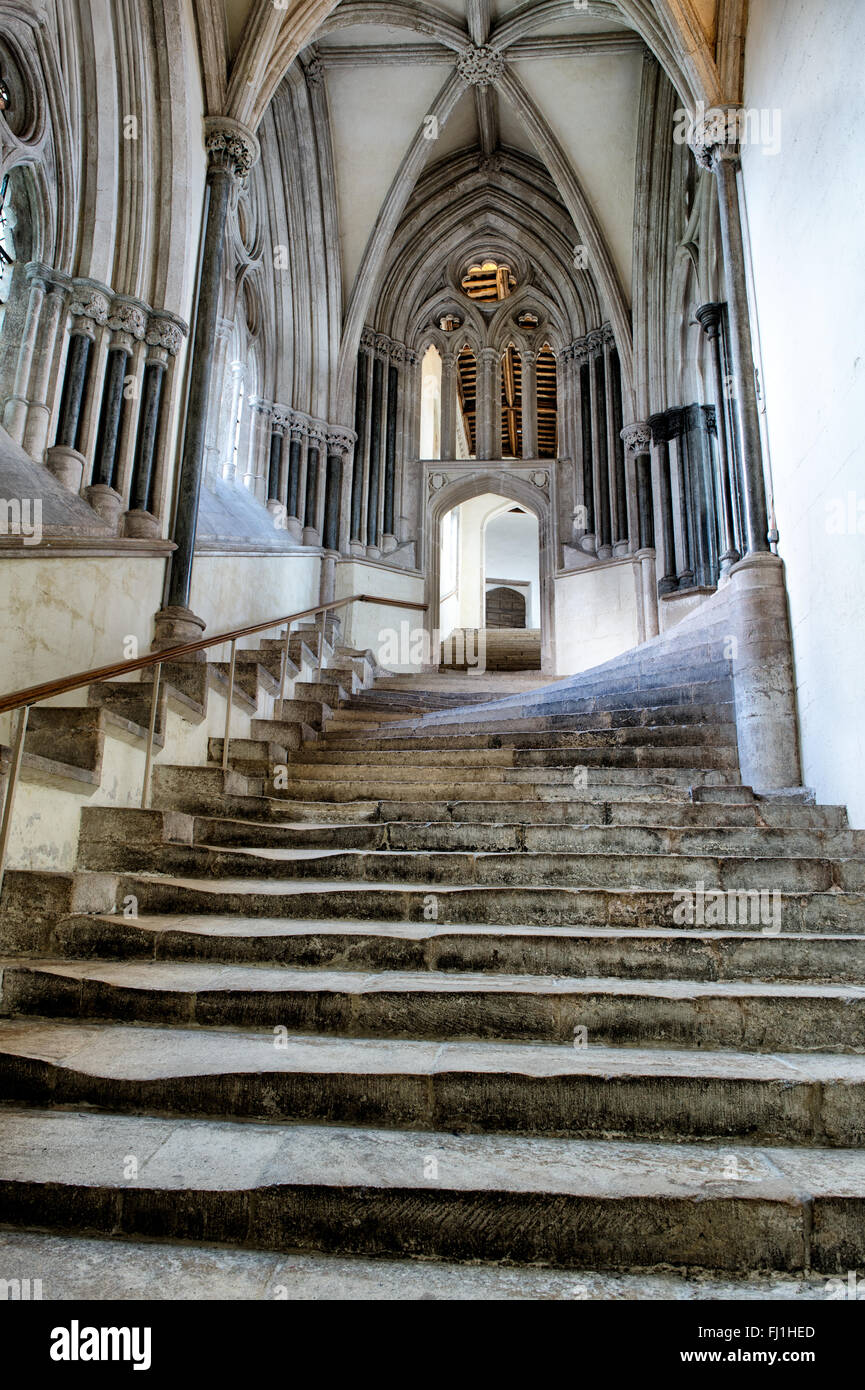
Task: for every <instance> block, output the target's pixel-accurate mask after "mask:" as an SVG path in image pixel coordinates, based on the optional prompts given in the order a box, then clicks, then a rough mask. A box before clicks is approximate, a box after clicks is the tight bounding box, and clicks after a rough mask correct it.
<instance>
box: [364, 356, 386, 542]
mask: <svg viewBox="0 0 865 1390" xmlns="http://www.w3.org/2000/svg"><path fill="white" fill-rule="evenodd" d="M384 351H385V340H384V339H383V338H382V339H377V341H376V354H375V357H374V358H373V364H372V398H371V402H370V431H369V476H368V480H367V505H366V553H367V555H368V556H369V558H370V559H372V560H378V559H379V558H380V556H381V546H380V545H379V538H380V529H379V492H380V490H381V455H382V443H383V441H382V433H383V424H384V421H383V418H382V412H383V409H384V384H385V377H384V372H385V361H384Z"/></svg>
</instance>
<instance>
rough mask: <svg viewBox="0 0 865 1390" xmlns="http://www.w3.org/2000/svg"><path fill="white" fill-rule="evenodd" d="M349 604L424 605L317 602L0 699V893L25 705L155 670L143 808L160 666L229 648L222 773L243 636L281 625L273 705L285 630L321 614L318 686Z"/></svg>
mask: <svg viewBox="0 0 865 1390" xmlns="http://www.w3.org/2000/svg"><path fill="white" fill-rule="evenodd" d="M349 603H378V604H382V605H383V606H385V607H388V608H410V609H414V610H417V611H421V612H426V609H427V604H425V603H409V602H408V601H403V600H402V599H396V598H379V597H378V596H377V595H375V594H351V595H350V596H349V597H348V598H341V599H336V600H334V601H332V602H331V603H320V604H317V605H316V607H315V608H304V609H302V610H301V611H300V612H299V613H286V614H284V615H283V616H282V617H281V618H271V619H270V621H269V622H264V623H250V624H249V625H248V626H247V627H238V628H233V629H232V630H231V631H230V632H219V633H217V634H216V635H215V636H214V637H202V638H199V639H198V640H197V641H195V642H184V643H183V644H182V645H181V646H177V647H166V648H164V649H163V650H162V651H158V652H148V653H147V654H146V655H145V656H136V657H131V658H130V659H129V660H128V661H117V662H114V663H113V664H112V665H110V666H97V667H94V668H93V669H92V670H90V671H78V672H76V673H75V674H74V675H72V676H65V677H63V678H62V679H61V680H56V681H45V682H43V684H42V685H32V686H30V687H29V688H28V689H26V690H17V691H13V692H12V693H10V694H9V695H3V696H0V714H7V713H9V712H10V711H14V710H20V711H21V713H20V715H19V717H18V724H17V727H16V730H15V736H14V739H13V741H12V759H11V763H10V768H9V779H8V782H7V784H6V795H5V797H4V801H3V817H2V821H0V890H2V887H3V875H4V873H5V871H6V854H7V851H8V848H9V838H10V835H11V829H12V809H13V805H14V800H15V791H16V788H17V785H18V779H19V776H20V772H21V764H22V762H23V760H24V738H25V735H26V732H27V724H28V720H29V718H30V709H31V706H33V705H37V704H39V703H40V702H41V701H42V700H49V699H51V698H52V697H53V696H56V695H65V694H67V693H68V692H69V691H71V690H81V689H82V688H83V687H84V686H87V685H95V684H96V683H97V682H99V681H107V680H111V679H112V678H113V677H115V676H125V675H128V674H129V673H131V672H132V671H144V670H147V669H149V668H151V667H155V668H156V669H155V672H154V677H153V688H152V691H151V696H150V720H149V726H148V731H147V751H146V756H145V761H144V780H143V784H142V788H141V806H142V807H143V808H145V809H146V807H147V806H148V805H149V802H150V780H151V773H152V770H153V742H154V738H155V735H156V720H157V713H158V707H159V691H160V685H161V678H162V667H163V665H164V664H165V663H166V662H171V661H176V660H179V659H180V658H182V657H184V656H188V655H190V654H191V653H193V652H202V651H206V650H207V649H208V648H209V647H219V646H222V645H223V644H224V643H225V642H230V643H231V656H230V660H229V670H228V699H227V701H226V707H225V730H224V736H223V740H222V768H223V771H225V770H226V769H227V768H228V749H229V744H230V739H231V715H232V709H233V705H234V675H235V669H236V660H237V643H238V642H239V641H240V640H241V639H242V638H243V637H254V636H255V634H256V633H259V632H268V631H269V630H270V629H271V628H274V627H282V625H283V623H285V624H286V630H285V644H284V646H283V649H282V653H281V659H280V668H281V669H280V683H279V687H280V694H279V702H280V704H282V703H283V701H284V700H285V686H286V681H287V677H288V666H289V655H288V653H289V645H290V639H291V625H292V623H296V622H298V621H299V620H300V619H301V618H311V617H315V616H316V615H317V614H319V613H322V614H324V617H325V621H324V622H322V625H321V630H320V631H319V633H318V644H317V646H318V651H317V653H316V664H317V679H318V680H319V682H320V681H321V673H322V662H323V658H324V628H325V624H326V620H327V615H328V614H329V613H335V612H336V611H337V610H338V609H340V608H345V607H346V606H347V605H348V604H349Z"/></svg>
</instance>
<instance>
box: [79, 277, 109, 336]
mask: <svg viewBox="0 0 865 1390" xmlns="http://www.w3.org/2000/svg"><path fill="white" fill-rule="evenodd" d="M70 293H71V298H70V301H69V312H70V314H71V315H72V317H73V318H76V319H91V320H92V321H93V323H95V324H97V323H98V324H99V325H102V324H105V323H107V322H108V312H109V309H110V308H111V297H112V296H111V291H110V290H109V289H107V288H106V287H105V285H100V284H99V283H98V282H97V281H96V280H73V282H72V284H71V286H70Z"/></svg>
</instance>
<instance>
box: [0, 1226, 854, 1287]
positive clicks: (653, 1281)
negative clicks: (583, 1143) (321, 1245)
mask: <svg viewBox="0 0 865 1390" xmlns="http://www.w3.org/2000/svg"><path fill="white" fill-rule="evenodd" d="M12 1278H19V1279H26V1278H30V1279H31V1280H33V1279H41V1280H42V1296H43V1298H44V1299H46V1300H49V1299H50V1300H55V1299H59V1300H76V1299H97V1300H104V1299H158V1300H192V1301H199V1300H209V1299H214V1300H216V1299H232V1300H233V1299H273V1300H281V1299H288V1300H292V1301H294V1300H299V1301H310V1302H311V1301H315V1300H322V1299H335V1300H341V1301H351V1302H364V1301H371V1302H393V1301H399V1300H406V1301H411V1300H415V1299H442V1300H457V1301H471V1302H493V1301H500V1300H505V1299H518V1300H521V1301H523V1302H526V1301H536V1300H543V1301H550V1300H553V1301H562V1300H567V1299H571V1300H573V1299H578V1300H581V1301H586V1300H588V1301H593V1300H594V1301H605V1302H606V1301H619V1302H627V1301H629V1300H640V1301H646V1300H649V1301H652V1300H658V1301H670V1300H675V1301H700V1302H709V1301H736V1300H749V1301H769V1300H785V1301H786V1300H795V1301H799V1302H801V1301H830V1300H833V1299H835V1298H838V1296H839V1294H840V1293H841V1292H842V1291H844V1292H846V1288H845V1289H843V1290H842V1285H841V1284H840V1283H839V1281H838V1280H836V1279H830V1280H827V1279H826V1277H825V1276H822V1275H812V1276H807V1275H798V1276H796V1275H780V1274H765V1275H751V1276H749V1277H748V1278H742V1279H736V1278H719V1277H718V1276H717V1275H711V1274H703V1273H699V1272H693V1273H689V1274H686V1275H683V1274H678V1273H674V1272H672V1271H671V1272H669V1273H666V1272H665V1273H655V1272H651V1273H650V1272H641V1271H634V1272H629V1273H609V1272H607V1273H598V1272H596V1271H594V1270H577V1271H573V1270H572V1271H563V1270H553V1269H539V1268H526V1267H523V1268H508V1267H505V1266H501V1265H478V1264H453V1263H442V1262H439V1261H435V1262H432V1261H430V1262H427V1261H413V1260H370V1259H361V1258H353V1259H346V1258H344V1257H341V1256H334V1255H319V1254H307V1253H298V1254H292V1255H288V1256H286V1255H284V1254H271V1253H268V1252H265V1251H259V1250H237V1249H229V1248H227V1247H224V1246H217V1245H192V1244H184V1245H179V1244H163V1243H161V1242H146V1241H119V1240H113V1241H112V1240H104V1239H103V1240H93V1239H88V1238H85V1237H74V1238H69V1237H63V1236H52V1235H41V1234H36V1233H31V1232H28V1231H8V1230H0V1279H12ZM844 1282H845V1283H846V1282H847V1281H844ZM859 1287H860V1288H865V1284H863V1282H862V1278H861V1276H860V1277H859Z"/></svg>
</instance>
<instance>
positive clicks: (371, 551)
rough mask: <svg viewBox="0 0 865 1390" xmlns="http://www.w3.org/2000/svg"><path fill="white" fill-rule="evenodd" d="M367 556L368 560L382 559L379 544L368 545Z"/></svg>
mask: <svg viewBox="0 0 865 1390" xmlns="http://www.w3.org/2000/svg"><path fill="white" fill-rule="evenodd" d="M366 558H367V559H368V560H380V559H381V550H380V549H379V547H378V546H377V545H368V546H367V548H366Z"/></svg>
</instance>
